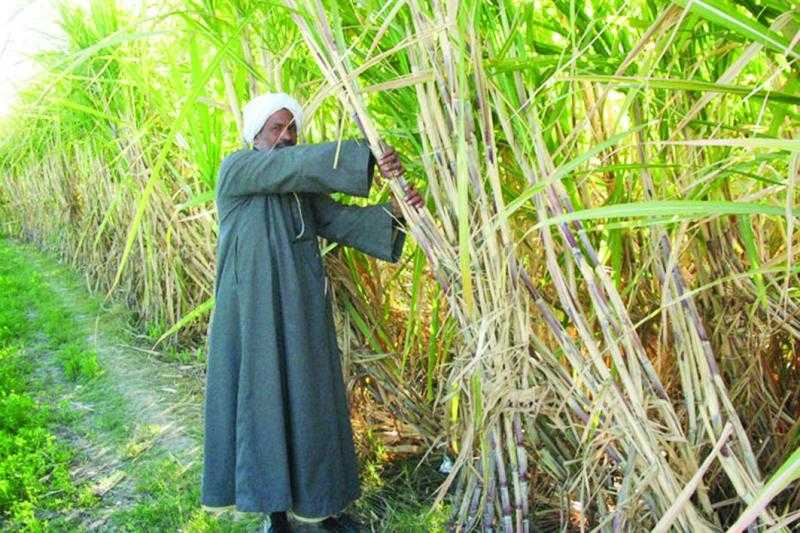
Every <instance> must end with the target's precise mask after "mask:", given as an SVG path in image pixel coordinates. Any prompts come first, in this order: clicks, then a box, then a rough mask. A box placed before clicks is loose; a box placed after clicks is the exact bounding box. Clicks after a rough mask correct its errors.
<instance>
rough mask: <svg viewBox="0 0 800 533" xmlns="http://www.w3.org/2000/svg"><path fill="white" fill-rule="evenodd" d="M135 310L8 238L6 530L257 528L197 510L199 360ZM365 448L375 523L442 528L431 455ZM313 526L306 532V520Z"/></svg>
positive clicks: (362, 507) (255, 518)
mask: <svg viewBox="0 0 800 533" xmlns="http://www.w3.org/2000/svg"><path fill="white" fill-rule="evenodd" d="M129 323H130V317H129V315H128V311H127V310H126V309H125V308H124V307H122V306H119V305H104V304H103V303H102V302H101V300H100V298H97V297H94V296H91V295H89V294H88V293H87V291H86V289H85V288H84V284H83V283H82V281H81V280H80V279H79V277H78V276H77V274H76V273H75V272H74V271H73V270H71V269H70V268H68V267H66V266H64V265H62V264H60V263H58V262H56V261H54V260H53V259H51V258H49V257H46V256H44V255H42V254H41V253H40V252H38V251H36V250H35V249H34V248H33V247H32V246H30V245H26V244H22V243H19V242H16V241H11V240H8V239H6V240H4V239H3V238H0V530H9V529H10V530H25V531H93V530H100V531H233V532H235V531H260V528H261V524H262V517H261V516H260V515H258V514H252V513H238V512H233V511H229V512H224V513H222V514H220V515H213V514H211V513H208V512H206V511H204V510H202V509H201V508H200V506H199V500H200V494H199V492H200V473H201V466H202V464H201V461H202V398H203V390H204V377H203V376H204V375H203V370H204V367H205V364H204V362H203V361H199V360H195V361H191V360H190V359H191V357H192V356H191V355H187V354H173V356H172V357H171V359H174V360H176V361H181V362H167V361H165V359H164V354H161V353H157V352H152V351H150V350H149V349H148V346H150V345H151V344H152V339H150V338H149V337H147V336H145V335H142V334H139V333H137V332H136V331H135V330H133V329H132V328H131V327H129V325H128V324H129ZM377 446H378V447H377V448H376V449H374V450H370V452H369V455H370V457H362V458H361V460H362V473H363V481H362V488H363V489H364V496H363V497H362V498H361V499H360V500H359V501H358V502H356V503H355V505H354V508H353V509H352V511H353V512H354V513H355V514H356V515H357V516H358V517H359V519H361V520H362V521H363V522H364V523H366V524H369V526H370V527H369V529H368V530H369V531H381V532H383V531H398V532H418V531H439V530H441V529H442V528H441V523H442V520H443V518H444V516H443V514H442V513H434V514H431V515H426V514H425V511H426V510H428V509H429V506H428V504H427V502H426V501H425V500H426V499H427V497H421V496H420V495H422V494H426V495H430V494H432V493H433V489H434V488H435V487H436V485H437V483H438V482H439V481H440V480H441V478H442V476H440V475H439V474H438V473H437V472H436V471H435V465H431V464H429V463H427V464H425V463H423V464H420V463H419V462H418V461H415V460H406V461H398V462H396V463H391V462H387V461H386V460H385V457H384V452H383V451H382V450H381V449H380V445H377ZM309 529H310V528H309Z"/></svg>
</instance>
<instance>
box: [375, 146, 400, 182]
mask: <svg viewBox="0 0 800 533" xmlns="http://www.w3.org/2000/svg"><path fill="white" fill-rule="evenodd" d="M378 166H379V167H380V168H381V174H383V177H384V178H398V177H400V176H402V175H403V174H405V169H404V168H403V163H401V162H400V157H399V156H398V155H397V152H395V151H394V148H392V147H391V146H388V145H386V150H385V151H384V152H383V155H382V156H381V157H380V159H378Z"/></svg>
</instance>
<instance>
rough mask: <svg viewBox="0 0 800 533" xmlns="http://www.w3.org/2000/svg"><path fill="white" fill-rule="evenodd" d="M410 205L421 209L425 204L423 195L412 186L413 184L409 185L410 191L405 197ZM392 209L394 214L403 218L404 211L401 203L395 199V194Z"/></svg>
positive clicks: (392, 199)
mask: <svg viewBox="0 0 800 533" xmlns="http://www.w3.org/2000/svg"><path fill="white" fill-rule="evenodd" d="M403 200H404V201H405V202H406V203H407V204H408V205H410V206H411V207H413V208H415V209H419V208H421V207H422V206H424V205H425V200H423V199H422V196H420V194H419V193H418V192H417V191H416V189H414V187H412V186H411V185H409V186H408V191H407V192H406V196H405V198H404V199H403ZM391 210H392V214H393V215H394V216H396V217H397V218H403V211H402V210H401V209H400V204H399V203H398V202H397V200H395V198H394V196H392V198H391Z"/></svg>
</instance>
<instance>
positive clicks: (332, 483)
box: [201, 140, 405, 517]
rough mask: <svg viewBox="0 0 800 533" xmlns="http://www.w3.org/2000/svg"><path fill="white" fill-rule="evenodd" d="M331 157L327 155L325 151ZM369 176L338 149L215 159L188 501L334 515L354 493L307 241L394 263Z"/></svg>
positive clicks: (323, 292) (395, 244) (342, 400)
mask: <svg viewBox="0 0 800 533" xmlns="http://www.w3.org/2000/svg"><path fill="white" fill-rule="evenodd" d="M337 152H338V153H337ZM374 166H375V159H374V158H373V157H372V155H371V152H370V150H369V147H368V146H367V144H366V143H365V142H363V141H358V140H349V141H343V142H342V143H336V142H330V143H321V144H306V145H297V146H290V147H286V148H281V149H276V150H271V151H262V150H255V149H244V150H239V151H237V152H234V153H233V154H231V155H229V156H228V157H226V158H225V160H224V161H223V162H222V165H221V166H220V171H219V176H218V179H217V186H216V204H217V211H218V214H219V241H218V244H217V265H216V283H215V297H216V304H215V308H214V312H213V315H212V318H211V323H210V329H209V354H208V371H207V375H206V396H205V406H204V414H205V421H204V423H205V443H204V449H205V455H204V462H203V475H202V482H201V501H202V504H203V505H205V506H207V507H225V506H230V505H235V506H236V508H237V510H239V511H246V512H262V513H266V512H272V511H286V510H289V509H291V510H293V511H295V512H296V513H298V514H300V515H303V516H312V517H319V516H327V515H330V514H334V513H338V512H339V511H341V510H342V509H343V508H344V507H346V506H347V504H348V503H349V502H351V501H353V500H354V499H356V498H358V497H359V496H360V494H361V489H360V486H359V479H358V463H357V458H356V454H355V449H354V446H353V437H352V428H351V426H350V419H349V416H348V406H347V397H346V394H345V387H344V383H343V379H342V369H341V352H340V350H339V347H338V345H337V341H336V331H335V329H334V323H333V315H332V302H331V294H330V289H329V287H328V284H327V278H326V274H325V269H324V266H323V263H322V258H321V256H320V251H319V245H318V242H317V236H320V237H324V238H326V239H329V240H332V241H336V242H338V243H341V244H342V245H345V246H351V247H353V248H356V249H358V250H361V251H363V252H365V253H367V254H369V255H372V256H374V257H377V258H379V259H382V260H385V261H390V262H396V261H397V260H398V259H399V257H400V253H401V251H402V248H403V244H404V241H405V233H404V232H403V231H400V230H399V228H398V225H397V224H398V222H397V220H396V219H395V218H393V217H392V216H391V214H390V209H389V205H390V204H389V203H388V202H387V203H383V204H377V205H370V206H366V207H359V206H347V205H343V204H341V203H339V202H336V201H334V200H333V199H332V198H331V197H330V193H332V192H342V193H346V194H349V195H353V196H360V197H367V196H368V194H369V190H370V186H371V185H372V176H373V171H374Z"/></svg>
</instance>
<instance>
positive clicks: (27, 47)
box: [0, 0, 89, 116]
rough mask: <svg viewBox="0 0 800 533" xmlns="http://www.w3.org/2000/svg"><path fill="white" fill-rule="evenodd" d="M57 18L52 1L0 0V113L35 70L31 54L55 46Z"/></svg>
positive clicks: (79, 1) (84, 0)
mask: <svg viewBox="0 0 800 533" xmlns="http://www.w3.org/2000/svg"><path fill="white" fill-rule="evenodd" d="M69 3H70V4H75V5H80V6H86V5H88V3H89V2H88V0H70V1H69ZM57 17H58V10H57V9H56V8H55V2H54V0H0V116H2V115H6V114H7V113H8V111H9V109H10V107H11V104H12V102H13V101H14V99H15V97H16V93H17V91H18V89H19V88H20V87H24V86H25V83H26V82H27V81H28V80H30V78H31V77H32V76H33V75H34V74H35V73H36V72H37V70H38V67H37V65H36V63H35V62H34V61H33V60H32V59H31V58H30V56H31V54H33V53H35V52H38V51H40V50H44V49H48V48H54V47H57V46H58V45H59V43H60V36H59V30H58V26H57V25H56V19H57Z"/></svg>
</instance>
